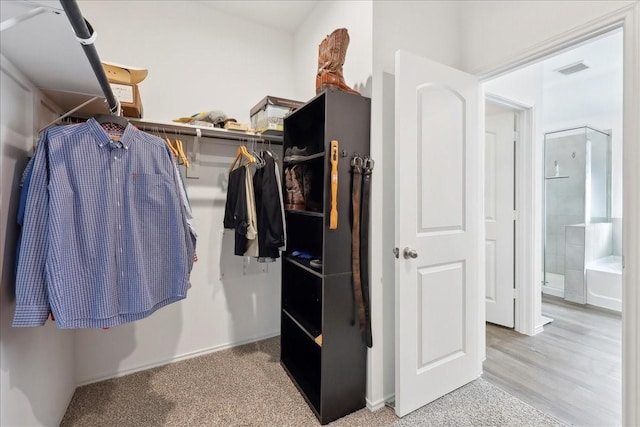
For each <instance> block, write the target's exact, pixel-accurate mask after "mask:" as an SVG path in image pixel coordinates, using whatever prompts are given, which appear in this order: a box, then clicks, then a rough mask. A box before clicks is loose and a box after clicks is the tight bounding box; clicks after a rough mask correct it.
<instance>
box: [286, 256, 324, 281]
mask: <svg viewBox="0 0 640 427" xmlns="http://www.w3.org/2000/svg"><path fill="white" fill-rule="evenodd" d="M283 258H284V259H285V261H288V262H290V263H291V264H293V265H296V266H298V267H300V268H301V269H303V270H306V271H308V272H309V273H311V274H313V275H314V276H316V277H319V278H321V279H322V278H323V277H324V275H323V274H322V273H320V272H319V271H317V270H314V269H313V268H311V267H307V266H306V265H304V264H302V263H301V262H299V261H296V260H295V259H294V258H292V257H290V256H289V255H285V256H284V257H283Z"/></svg>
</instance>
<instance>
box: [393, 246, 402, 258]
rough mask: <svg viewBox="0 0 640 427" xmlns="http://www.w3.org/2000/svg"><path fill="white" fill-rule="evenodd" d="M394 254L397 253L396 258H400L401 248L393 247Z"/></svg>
mask: <svg viewBox="0 0 640 427" xmlns="http://www.w3.org/2000/svg"><path fill="white" fill-rule="evenodd" d="M393 255H395V257H396V258H400V249H399V248H393Z"/></svg>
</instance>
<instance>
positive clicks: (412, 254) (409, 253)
mask: <svg viewBox="0 0 640 427" xmlns="http://www.w3.org/2000/svg"><path fill="white" fill-rule="evenodd" d="M403 256H404V259H409V258H418V252H416V250H415V249H409V248H404V252H403Z"/></svg>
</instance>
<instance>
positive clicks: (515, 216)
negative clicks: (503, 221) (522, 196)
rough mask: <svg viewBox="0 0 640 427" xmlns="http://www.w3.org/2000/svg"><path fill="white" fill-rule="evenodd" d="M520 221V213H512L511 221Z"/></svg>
mask: <svg viewBox="0 0 640 427" xmlns="http://www.w3.org/2000/svg"><path fill="white" fill-rule="evenodd" d="M519 219H520V212H518V211H513V220H514V221H518V220H519Z"/></svg>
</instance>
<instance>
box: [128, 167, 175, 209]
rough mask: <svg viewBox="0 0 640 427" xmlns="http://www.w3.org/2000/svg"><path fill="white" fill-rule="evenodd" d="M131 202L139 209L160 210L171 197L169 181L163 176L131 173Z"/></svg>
mask: <svg viewBox="0 0 640 427" xmlns="http://www.w3.org/2000/svg"><path fill="white" fill-rule="evenodd" d="M128 187H129V189H130V194H129V196H130V197H131V201H132V203H133V204H135V205H137V206H139V207H141V208H143V209H144V208H151V209H154V208H161V207H162V206H165V205H166V203H167V201H168V200H169V199H170V197H171V191H170V186H169V180H168V179H167V176H166V175H164V174H151V173H132V174H131V175H129V186H128Z"/></svg>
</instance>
